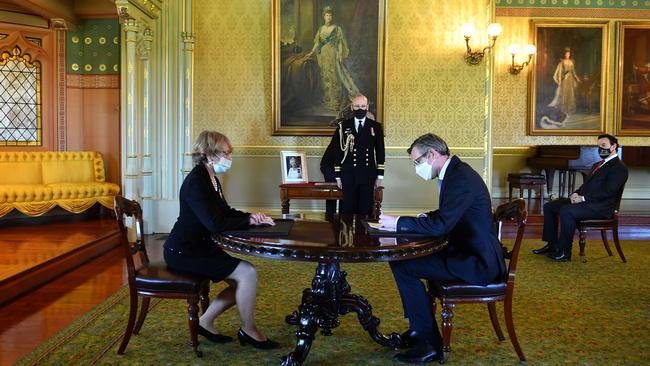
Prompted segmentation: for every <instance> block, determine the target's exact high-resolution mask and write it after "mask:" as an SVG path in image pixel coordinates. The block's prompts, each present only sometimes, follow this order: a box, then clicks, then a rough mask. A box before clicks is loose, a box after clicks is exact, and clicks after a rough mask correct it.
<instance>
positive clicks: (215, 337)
mask: <svg viewBox="0 0 650 366" xmlns="http://www.w3.org/2000/svg"><path fill="white" fill-rule="evenodd" d="M199 334H200V335H202V336H204V337H205V338H206V339H207V340H209V341H210V342H212V343H229V342H232V337H228V336H225V335H223V334H216V333H212V332H210V331H209V330H207V329H205V328H203V327H202V326H201V325H199Z"/></svg>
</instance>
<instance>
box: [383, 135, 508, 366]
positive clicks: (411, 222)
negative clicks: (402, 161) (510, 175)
mask: <svg viewBox="0 0 650 366" xmlns="http://www.w3.org/2000/svg"><path fill="white" fill-rule="evenodd" d="M407 152H408V154H409V155H410V158H411V161H412V163H413V165H414V167H415V172H416V174H417V175H419V176H420V177H422V178H423V179H424V180H425V181H430V180H432V179H434V178H436V177H437V178H438V190H439V192H440V203H439V207H438V210H436V211H431V212H429V213H427V214H420V216H418V217H405V216H402V217H394V216H388V215H381V216H380V217H379V223H380V224H381V225H382V226H383V227H384V228H386V229H388V230H397V231H400V232H401V231H411V232H417V233H423V234H430V235H432V236H447V237H448V242H449V244H448V246H447V247H446V248H445V249H444V250H442V251H441V252H438V253H435V254H432V255H429V256H426V257H421V258H416V259H409V260H404V261H395V262H390V267H391V269H392V271H393V275H394V277H395V282H396V283H397V287H398V289H399V293H400V297H401V298H402V305H403V307H404V315H405V317H406V318H408V320H409V330H408V331H407V332H406V333H404V335H403V339H404V340H405V341H406V343H407V345H408V346H409V349H408V350H407V351H406V352H403V353H399V354H397V355H395V359H396V360H397V361H401V362H407V363H423V362H430V361H434V360H438V359H439V358H440V357H441V356H442V337H441V336H440V331H439V330H438V326H437V324H436V321H435V318H434V316H433V312H432V309H431V300H430V299H429V296H428V294H427V291H426V289H425V287H424V284H423V283H422V281H420V279H422V278H426V279H430V280H456V279H458V280H462V281H465V282H469V283H472V284H475V285H483V286H484V285H487V284H489V283H491V282H493V281H495V280H497V279H498V278H502V277H503V276H504V274H505V272H506V267H505V261H504V259H503V251H502V249H501V244H500V243H499V240H498V239H497V236H496V233H495V231H494V226H493V225H492V203H491V200H490V194H489V193H488V189H487V187H486V186H485V183H484V182H483V178H481V176H480V175H479V174H478V173H477V172H476V171H475V170H474V169H472V168H471V167H470V166H469V165H467V164H466V163H464V162H462V161H461V160H460V159H459V158H458V157H456V156H451V155H450V153H449V148H448V147H447V144H446V143H445V141H444V140H442V139H441V138H440V137H438V136H436V135H434V134H426V135H423V136H420V137H419V138H417V139H416V140H415V141H414V142H413V144H411V147H410V148H409V149H408V150H407Z"/></svg>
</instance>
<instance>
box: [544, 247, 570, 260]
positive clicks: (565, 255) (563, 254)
mask: <svg viewBox="0 0 650 366" xmlns="http://www.w3.org/2000/svg"><path fill="white" fill-rule="evenodd" d="M548 257H549V258H551V259H552V260H554V261H557V262H569V261H571V252H570V251H565V250H558V251H557V252H556V253H555V255H549V256H548Z"/></svg>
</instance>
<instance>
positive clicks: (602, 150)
mask: <svg viewBox="0 0 650 366" xmlns="http://www.w3.org/2000/svg"><path fill="white" fill-rule="evenodd" d="M610 154H611V152H610V151H609V149H606V148H604V147H599V148H598V155H599V156H600V157H601V158H603V159H606V158H607V157H608V156H609V155H610Z"/></svg>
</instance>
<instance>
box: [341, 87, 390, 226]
mask: <svg viewBox="0 0 650 366" xmlns="http://www.w3.org/2000/svg"><path fill="white" fill-rule="evenodd" d="M351 109H352V112H353V114H354V118H350V119H347V120H344V121H342V122H340V123H339V125H338V127H337V128H336V131H335V132H334V135H333V136H332V140H331V141H330V144H329V146H328V150H330V151H332V152H333V160H334V162H335V165H334V175H335V177H336V183H337V184H338V186H339V188H340V189H341V190H342V191H343V202H342V205H341V206H342V207H341V213H344V214H360V215H370V213H371V212H372V203H373V194H374V191H375V187H378V186H381V184H382V180H383V179H384V160H385V157H386V153H385V151H384V133H383V131H382V128H381V124H379V123H378V122H376V121H373V120H372V119H370V118H369V117H368V116H367V115H366V114H367V112H368V98H366V97H365V96H363V95H357V96H356V97H354V99H352V104H351Z"/></svg>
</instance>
